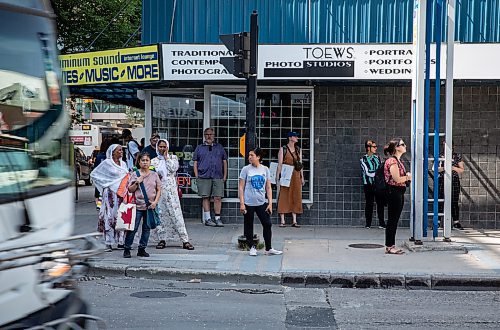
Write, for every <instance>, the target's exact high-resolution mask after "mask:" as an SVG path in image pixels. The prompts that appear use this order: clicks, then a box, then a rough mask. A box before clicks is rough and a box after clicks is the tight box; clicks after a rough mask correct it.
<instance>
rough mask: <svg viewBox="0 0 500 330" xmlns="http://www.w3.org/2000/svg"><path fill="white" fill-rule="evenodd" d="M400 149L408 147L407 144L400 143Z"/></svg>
mask: <svg viewBox="0 0 500 330" xmlns="http://www.w3.org/2000/svg"><path fill="white" fill-rule="evenodd" d="M398 147H406V144H405V143H404V142H403V143H400V144H398Z"/></svg>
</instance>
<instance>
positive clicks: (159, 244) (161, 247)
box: [156, 240, 167, 250]
mask: <svg viewBox="0 0 500 330" xmlns="http://www.w3.org/2000/svg"><path fill="white" fill-rule="evenodd" d="M166 247H167V242H165V241H164V240H161V241H160V243H158V245H156V248H157V249H158V250H160V249H164V248H166Z"/></svg>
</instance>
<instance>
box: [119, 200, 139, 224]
mask: <svg viewBox="0 0 500 330" xmlns="http://www.w3.org/2000/svg"><path fill="white" fill-rule="evenodd" d="M136 213H137V205H136V204H135V195H133V194H126V195H125V197H124V198H123V201H122V203H121V204H120V206H118V215H117V217H116V225H115V230H117V231H123V230H131V231H133V230H134V229H135V216H136Z"/></svg>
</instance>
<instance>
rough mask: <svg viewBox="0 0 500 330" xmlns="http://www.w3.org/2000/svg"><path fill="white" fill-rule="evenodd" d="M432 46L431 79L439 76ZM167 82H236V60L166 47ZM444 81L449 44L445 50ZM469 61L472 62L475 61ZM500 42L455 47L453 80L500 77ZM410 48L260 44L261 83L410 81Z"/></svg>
mask: <svg viewBox="0 0 500 330" xmlns="http://www.w3.org/2000/svg"><path fill="white" fill-rule="evenodd" d="M435 47H436V46H435V45H431V72H430V74H431V78H432V79H433V78H434V76H435V63H436V61H435V58H434V56H435ZM162 52H163V72H164V79H165V80H185V81H188V80H191V81H194V80H204V81H213V80H235V79H238V78H235V77H234V76H233V75H232V74H230V73H229V72H228V71H227V70H226V69H225V68H224V67H223V66H222V65H221V64H220V57H224V56H232V53H231V52H230V51H228V50H227V49H226V48H225V47H224V46H223V45H207V44H201V45H200V44H163V45H162ZM441 56H442V58H441V77H444V76H445V74H446V72H445V68H446V45H444V44H443V45H442V49H441ZM471 58H474V59H475V60H474V62H473V63H471V61H470V60H471ZM497 58H500V44H455V63H454V78H455V79H500V66H498V65H497V64H496V60H495V59H497ZM412 63H413V45H412V44H309V45H290V44H289V45H260V46H259V65H258V78H259V79H262V80H294V79H295V80H304V79H315V80H326V79H328V80H411V78H412V70H413V64H412Z"/></svg>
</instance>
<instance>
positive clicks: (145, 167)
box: [123, 152, 161, 258]
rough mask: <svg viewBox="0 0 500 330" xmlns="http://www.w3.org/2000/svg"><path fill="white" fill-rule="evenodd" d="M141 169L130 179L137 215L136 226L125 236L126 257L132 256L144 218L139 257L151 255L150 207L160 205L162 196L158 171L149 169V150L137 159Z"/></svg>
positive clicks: (153, 207) (151, 208) (124, 254)
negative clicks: (135, 237)
mask: <svg viewBox="0 0 500 330" xmlns="http://www.w3.org/2000/svg"><path fill="white" fill-rule="evenodd" d="M137 162H138V165H139V170H137V171H135V172H132V173H131V175H130V181H129V186H128V191H129V192H131V193H133V194H135V199H136V205H137V213H136V217H135V228H134V230H133V231H132V230H130V231H127V235H126V236H125V250H124V251H123V257H124V258H130V257H131V256H130V249H131V247H132V243H133V241H134V236H135V233H136V232H137V230H138V229H139V225H140V224H141V219H142V233H141V239H140V241H139V249H138V251H137V256H138V257H149V253H147V252H146V247H147V246H148V241H149V232H150V230H151V229H154V228H155V227H153V228H151V227H150V224H148V221H147V219H148V209H149V210H153V209H155V208H156V205H158V201H159V200H160V196H161V181H160V177H159V176H158V173H156V172H153V171H151V170H150V169H149V166H150V165H151V158H150V156H149V154H148V153H147V152H141V153H140V154H139V156H138V159H137ZM141 183H142V184H143V185H144V188H143V189H144V190H145V193H146V195H147V199H146V198H145V197H144V194H143V193H142V191H143V190H142V189H141ZM148 202H149V203H148Z"/></svg>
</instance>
